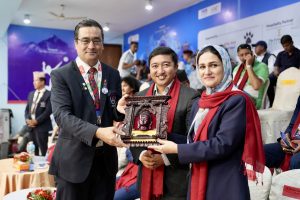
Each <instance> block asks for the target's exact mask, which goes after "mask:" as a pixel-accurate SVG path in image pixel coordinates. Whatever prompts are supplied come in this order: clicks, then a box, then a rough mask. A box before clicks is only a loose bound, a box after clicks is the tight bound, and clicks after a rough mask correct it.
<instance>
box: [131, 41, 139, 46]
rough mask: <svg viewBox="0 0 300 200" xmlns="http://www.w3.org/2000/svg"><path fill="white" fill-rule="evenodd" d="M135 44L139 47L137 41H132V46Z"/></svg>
mask: <svg viewBox="0 0 300 200" xmlns="http://www.w3.org/2000/svg"><path fill="white" fill-rule="evenodd" d="M133 44H135V45H137V46H138V45H139V43H138V42H136V41H131V42H130V46H131V45H133Z"/></svg>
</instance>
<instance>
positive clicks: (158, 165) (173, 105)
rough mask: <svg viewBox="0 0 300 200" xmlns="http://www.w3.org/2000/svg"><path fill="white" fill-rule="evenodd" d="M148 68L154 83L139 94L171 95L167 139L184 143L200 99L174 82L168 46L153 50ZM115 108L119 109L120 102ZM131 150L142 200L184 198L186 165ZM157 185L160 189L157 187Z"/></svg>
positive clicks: (175, 159) (175, 60) (174, 158)
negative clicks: (190, 118)
mask: <svg viewBox="0 0 300 200" xmlns="http://www.w3.org/2000/svg"><path fill="white" fill-rule="evenodd" d="M149 66H150V75H151V78H152V80H153V82H154V83H153V84H152V85H151V86H150V88H148V89H146V90H144V91H141V92H140V93H138V95H141V96H145V95H146V96H148V95H170V96H171V99H170V100H169V101H168V103H169V104H170V109H169V111H168V117H167V119H168V140H172V141H174V142H176V143H186V141H187V136H186V135H187V132H188V130H187V129H188V125H187V122H188V118H189V114H190V110H191V106H192V103H193V100H194V99H195V98H197V97H199V93H198V92H197V91H196V90H194V89H191V88H188V87H186V86H185V85H183V84H181V83H180V82H179V80H178V79H177V77H176V72H177V69H178V57H177V55H176V53H175V52H174V51H173V50H172V49H170V48H168V47H158V48H156V49H154V50H153V51H152V52H151V54H150V56H149ZM122 101H123V99H122ZM123 105H124V104H123ZM118 106H119V107H118V108H120V106H121V103H120V104H119V105H118ZM120 111H121V109H120ZM130 150H131V152H132V155H133V158H134V162H135V163H137V164H139V165H140V168H139V174H138V179H139V180H138V181H139V185H140V188H141V199H143V200H148V199H149V200H150V199H153V198H157V197H158V198H162V199H172V200H185V199H186V195H187V189H188V187H187V186H188V177H187V175H188V171H189V166H188V165H181V164H179V162H178V157H177V155H165V154H155V153H153V152H152V151H150V150H146V149H145V148H131V149H130ZM160 172H162V174H161V173H160ZM151 177H155V178H153V179H152V178H151ZM151 179H152V180H151ZM159 185H161V186H162V187H160V188H159V187H158V186H159ZM157 188H159V189H157Z"/></svg>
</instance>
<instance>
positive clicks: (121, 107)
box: [117, 94, 129, 114]
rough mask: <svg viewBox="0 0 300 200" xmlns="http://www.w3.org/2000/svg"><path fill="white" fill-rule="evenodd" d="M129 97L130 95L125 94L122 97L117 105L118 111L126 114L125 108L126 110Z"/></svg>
mask: <svg viewBox="0 0 300 200" xmlns="http://www.w3.org/2000/svg"><path fill="white" fill-rule="evenodd" d="M127 97H129V95H128V94H125V95H123V96H122V98H121V99H120V100H119V101H118V105H117V110H118V111H119V112H120V113H122V114H125V108H126V104H127V100H126V98H127Z"/></svg>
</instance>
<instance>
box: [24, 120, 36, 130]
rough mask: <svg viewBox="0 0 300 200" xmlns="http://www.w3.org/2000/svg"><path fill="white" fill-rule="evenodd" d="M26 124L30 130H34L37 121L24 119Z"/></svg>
mask: <svg viewBox="0 0 300 200" xmlns="http://www.w3.org/2000/svg"><path fill="white" fill-rule="evenodd" d="M26 124H27V125H28V126H29V127H31V128H34V127H36V125H37V121H36V120H33V119H26Z"/></svg>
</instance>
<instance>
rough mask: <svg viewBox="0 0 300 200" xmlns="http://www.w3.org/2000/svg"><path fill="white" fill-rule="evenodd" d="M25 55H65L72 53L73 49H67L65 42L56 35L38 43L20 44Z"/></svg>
mask: <svg viewBox="0 0 300 200" xmlns="http://www.w3.org/2000/svg"><path fill="white" fill-rule="evenodd" d="M22 48H23V49H24V53H25V54H28V53H29V54H31V53H33V54H39V53H41V54H44V53H47V54H49V53H50V54H66V53H68V52H69V51H70V50H73V51H74V48H73V47H71V48H70V47H69V46H68V44H67V43H66V42H64V41H63V40H61V39H60V38H59V37H57V36H56V35H53V36H52V37H50V38H47V39H45V40H42V41H40V42H39V43H35V42H29V43H25V44H22Z"/></svg>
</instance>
